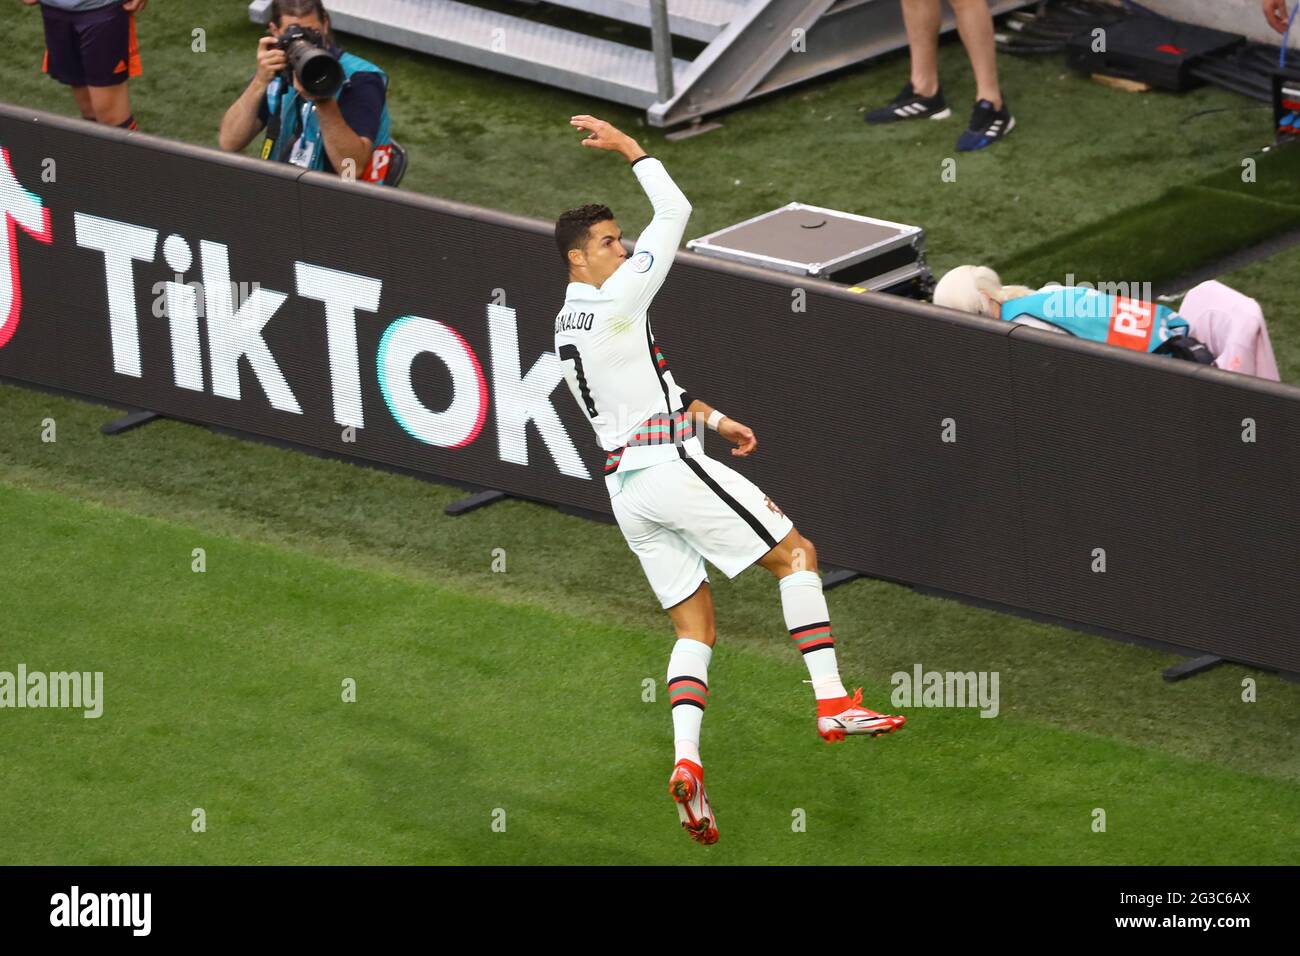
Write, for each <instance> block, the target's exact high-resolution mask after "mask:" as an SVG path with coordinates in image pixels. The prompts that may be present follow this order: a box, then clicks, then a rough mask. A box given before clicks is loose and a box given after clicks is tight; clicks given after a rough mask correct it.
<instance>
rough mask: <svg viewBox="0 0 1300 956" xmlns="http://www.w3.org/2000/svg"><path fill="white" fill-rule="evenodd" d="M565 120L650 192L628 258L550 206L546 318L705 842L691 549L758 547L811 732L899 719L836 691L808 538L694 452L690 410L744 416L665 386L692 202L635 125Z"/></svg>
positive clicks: (603, 220)
mask: <svg viewBox="0 0 1300 956" xmlns="http://www.w3.org/2000/svg"><path fill="white" fill-rule="evenodd" d="M569 122H570V124H571V125H572V126H575V127H577V128H578V129H581V130H585V131H586V132H587V133H588V134H589V135H588V136H587V137H586V138H585V139H583V140H582V145H583V146H586V147H590V148H593V149H606V150H611V151H613V152H616V153H619V154H620V155H622V156H623V157H624V158H625V159H626V160H627V161H628V162H630V163H631V164H632V172H633V173H634V174H635V175H636V177H637V179H638V180H639V181H640V183H641V188H642V189H644V190H645V192H646V196H647V197H648V198H649V199H650V204H651V205H652V206H653V207H654V218H653V219H652V220H651V222H650V225H648V226H647V227H646V229H645V231H644V232H643V233H641V237H640V238H639V239H638V240H637V244H636V251H635V253H634V254H633V255H632V256H631V257H630V258H629V257H628V254H627V251H626V250H625V249H624V248H623V243H622V235H623V233H622V231H621V230H620V229H619V226H618V223H617V222H616V221H615V220H614V214H613V213H612V212H610V210H609V208H608V207H607V206H600V205H588V206H582V207H580V208H578V209H571V210H569V211H568V212H566V213H564V214H563V215H562V216H560V218H559V220H558V221H557V222H556V224H555V241H556V244H557V245H558V246H559V248H560V255H561V256H562V257H563V258H564V262H565V265H566V266H567V267H568V270H569V286H568V289H567V292H566V295H565V301H564V308H563V310H561V312H560V314H559V315H558V316H556V319H555V351H556V354H557V355H558V356H559V358H560V360H561V362H563V364H564V377H565V380H566V381H567V382H568V383H569V390H570V391H571V392H572V393H573V397H574V399H575V400H576V401H577V402H578V407H579V408H581V409H582V411H583V413H584V414H585V415H586V416H587V417H588V418H589V419H590V421H591V426H592V428H594V429H595V431H596V437H597V439H598V440H599V442H600V445H601V447H602V448H603V449H605V450H606V451H607V452H608V453H609V456H608V458H607V459H606V461H605V483H606V486H607V488H608V490H609V496H610V504H611V505H612V506H613V510H614V517H615V518H616V519H617V521H618V525H619V528H620V529H621V530H622V532H623V535H624V537H625V538H626V539H627V543H628V545H629V546H630V547H631V548H632V551H633V552H634V553H635V554H636V556H637V557H638V558H639V559H640V561H641V567H642V568H643V569H644V570H645V574H646V577H647V578H648V579H649V581H650V586H651V587H652V588H653V589H654V592H655V595H656V596H657V597H658V598H659V603H660V604H662V605H663V606H664V608H665V609H666V610H667V611H668V615H669V617H671V618H672V622H673V627H674V628H675V630H676V632H677V643H676V644H675V645H674V646H673V652H672V656H671V657H669V659H668V696H669V699H670V700H671V702H672V714H673V732H674V739H675V741H676V750H677V753H676V761H677V763H676V766H675V767H674V768H673V772H672V774H671V776H669V778H668V792H669V794H670V795H671V796H672V798H673V800H674V802H676V804H677V809H678V814H679V815H680V817H681V820H682V826H683V827H685V829H686V832H687V833H689V834H690V836H691V839H693V840H695V841H696V842H698V843H716V842H717V839H718V825H717V820H716V818H715V817H714V814H713V810H712V808H711V807H710V805H709V798H708V796H707V795H706V794H705V791H704V768H703V767H702V766H701V763H700V724H701V722H702V720H703V718H704V708H705V705H706V704H707V703H708V697H709V684H708V667H709V659H710V658H711V657H712V655H713V643H714V628H713V595H712V592H711V591H710V590H709V578H708V575H707V574H706V573H705V570H704V560H705V559H706V558H707V559H708V560H709V561H710V562H711V563H712V564H713V565H714V566H715V567H717V568H718V569H720V570H721V571H722V572H723V573H724V574H726V575H727V577H729V578H734V577H735V576H736V575H738V574H739V573H740V572H741V571H743V570H745V569H746V568H747V567H749V566H750V565H751V564H753V563H754V562H755V561H757V562H758V563H759V564H761V565H762V566H763V567H765V568H767V570H769V571H771V572H772V574H773V575H775V576H776V577H777V578H778V579H779V581H780V589H781V606H782V609H783V611H784V613H785V623H786V627H787V628H789V630H790V637H791V638H793V640H794V642H795V645H796V646H797V647H798V648H799V650H800V651H802V652H803V659H804V662H805V663H806V664H807V665H808V673H809V675H810V676H811V677H812V685H813V693H814V695H815V696H816V699H817V733H818V734H820V735H821V736H822V738H823V739H824V740H826V741H828V742H835V741H840V740H843V739H844V737H845V735H846V734H870V735H871V736H875V735H877V734H885V733H891V732H892V731H894V730H896V729H898V728H899V727H901V726H902V725H903V723H904V719H903V718H902V717H895V716H889V715H885V714H877V713H876V712H875V711H872V710H867V709H866V708H865V707H863V706H861V705H862V690H861V688H859V689H858V691H857V693H856V694H855V695H854V696H853V697H852V698H850V697H849V695H848V693H847V692H846V691H845V689H844V685H843V684H841V683H840V675H839V667H838V664H837V663H836V659H835V641H834V639H833V638H832V636H831V625H830V614H829V612H828V611H827V610H826V599H825V597H823V595H822V582H821V577H820V575H819V574H818V573H817V552H816V550H815V549H814V548H813V543H812V542H811V541H809V540H808V539H807V538H805V537H803V536H802V535H801V534H799V532H798V531H796V530H795V527H794V524H793V522H791V520H790V519H789V518H787V517H786V516H785V514H784V512H782V511H781V509H780V508H778V507H777V506H776V504H775V503H774V502H773V501H772V499H770V498H768V497H767V496H766V495H764V494H763V492H762V491H760V490H759V489H758V487H757V486H755V485H754V483H753V482H751V481H750V480H749V479H748V478H746V477H744V476H743V475H741V474H739V473H737V472H735V471H732V470H731V469H730V468H728V467H727V466H726V465H724V464H722V463H721V462H717V461H714V460H713V459H711V458H707V457H705V455H704V449H703V446H702V445H701V443H700V439H699V436H698V434H697V433H698V431H699V428H700V424H699V422H700V420H701V419H703V420H705V421H706V423H707V425H708V427H709V428H712V429H714V430H716V431H717V432H718V434H719V435H721V436H722V437H723V438H725V439H727V440H728V441H729V442H731V443H732V444H734V445H735V446H736V447H735V448H733V449H732V450H731V453H732V454H733V455H737V456H741V457H743V456H746V455H750V454H753V452H754V450H755V449H756V448H757V447H758V440H757V439H756V438H755V437H754V432H753V431H752V430H751V429H750V428H748V427H746V426H745V425H742V424H741V423H740V422H738V421H736V420H734V419H731V418H727V417H726V416H724V415H723V414H722V413H721V412H719V411H718V410H717V409H715V408H710V407H709V406H708V405H706V404H704V402H702V401H700V400H699V399H698V398H694V397H693V396H691V395H689V394H688V393H687V392H686V391H685V390H684V389H682V388H681V387H680V386H678V385H677V383H676V382H675V381H674V380H673V374H672V372H670V371H669V370H668V360H667V359H666V358H665V357H664V354H663V351H662V350H661V349H660V348H659V346H658V345H656V344H655V337H654V333H653V332H652V331H651V329H650V322H649V319H648V317H647V315H646V309H647V308H648V306H649V305H650V300H651V299H653V298H654V295H655V293H656V292H657V291H659V287H660V286H661V285H663V282H664V279H665V278H666V277H667V275H668V269H669V267H670V266H671V265H672V262H673V257H674V256H675V255H676V254H677V245H678V243H679V242H681V238H682V233H683V232H684V231H685V230H686V220H687V219H688V218H689V217H690V214H691V204H690V203H689V202H687V201H686V197H685V196H684V195H682V192H681V190H680V189H678V188H677V186H676V184H675V183H674V182H673V181H672V179H670V178H669V176H668V173H667V171H665V169H664V167H663V164H662V163H660V162H659V160H657V159H654V158H652V157H650V156H647V155H646V153H645V150H643V149H642V148H641V147H640V146H639V145H637V142H636V140H634V139H632V138H631V137H630V136H627V135H625V134H623V133H621V132H619V131H618V130H617V129H615V128H614V127H613V126H611V125H610V124H609V123H606V122H604V121H602V120H598V119H596V118H595V117H592V116H575V117H573V118H572V119H571V120H570V121H569Z"/></svg>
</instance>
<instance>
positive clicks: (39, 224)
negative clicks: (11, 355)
mask: <svg viewBox="0 0 1300 956" xmlns="http://www.w3.org/2000/svg"><path fill="white" fill-rule="evenodd" d="M0 216H3V217H4V228H3V229H0V348H4V346H5V345H6V344H7V343H8V341H9V340H10V339H11V338H13V334H14V331H15V330H16V329H17V328H18V318H19V316H20V315H21V313H22V309H23V284H22V279H21V278H20V276H19V274H18V232H17V230H16V229H15V228H14V227H15V226H21V227H22V229H23V232H25V233H27V235H29V236H31V237H32V238H33V239H35V240H37V241H38V242H43V243H45V244H46V245H48V244H49V243H50V242H51V241H52V240H53V238H54V236H53V233H52V232H51V231H50V210H49V209H48V208H46V206H45V204H44V203H42V202H41V197H40V196H38V195H36V194H35V193H34V192H31V191H30V190H27V189H24V188H23V187H22V186H21V185H19V183H18V180H17V179H15V178H14V169H13V166H12V165H11V164H10V162H9V150H7V149H5V148H4V147H3V146H0Z"/></svg>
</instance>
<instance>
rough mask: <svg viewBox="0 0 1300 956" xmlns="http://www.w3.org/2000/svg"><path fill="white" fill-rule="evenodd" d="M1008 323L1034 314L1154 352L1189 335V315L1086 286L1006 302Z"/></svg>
mask: <svg viewBox="0 0 1300 956" xmlns="http://www.w3.org/2000/svg"><path fill="white" fill-rule="evenodd" d="M1002 318H1003V319H1004V320H1006V321H1008V322H1014V321H1016V320H1017V319H1023V318H1031V319H1037V320H1038V321H1040V322H1046V323H1047V324H1049V325H1053V326H1056V327H1057V328H1059V329H1061V330H1063V331H1065V332H1069V333H1070V334H1071V335H1077V336H1078V337H1079V338H1081V339H1090V340H1092V341H1093V342H1107V343H1109V344H1111V345H1119V346H1122V347H1123V348H1127V349H1133V350H1135V351H1138V352H1155V351H1157V350H1158V349H1159V348H1160V347H1161V346H1162V345H1164V343H1165V342H1166V341H1167V340H1168V339H1169V338H1170V337H1171V336H1176V335H1186V334H1187V320H1186V319H1184V318H1183V317H1182V316H1181V315H1179V314H1178V313H1177V312H1175V311H1174V310H1173V309H1170V308H1169V307H1168V306H1163V305H1158V304H1156V303H1154V302H1145V301H1143V300H1142V299H1129V298H1126V297H1124V296H1120V295H1112V294H1110V293H1106V292H1099V291H1098V290H1096V289H1089V288H1087V287H1086V286H1055V287H1052V288H1049V289H1044V290H1041V291H1039V292H1035V293H1034V294H1033V295H1026V296H1022V297H1021V298H1018V299H1011V300H1009V301H1007V302H1004V303H1002Z"/></svg>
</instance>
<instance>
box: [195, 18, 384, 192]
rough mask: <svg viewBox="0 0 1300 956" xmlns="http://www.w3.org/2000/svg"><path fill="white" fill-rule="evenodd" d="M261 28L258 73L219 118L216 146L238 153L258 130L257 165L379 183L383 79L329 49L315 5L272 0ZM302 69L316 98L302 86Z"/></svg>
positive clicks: (329, 36)
mask: <svg viewBox="0 0 1300 956" xmlns="http://www.w3.org/2000/svg"><path fill="white" fill-rule="evenodd" d="M267 30H268V35H267V36H264V37H262V38H261V39H260V40H259V41H258V44H257V72H256V73H255V74H254V76H253V79H252V81H251V82H250V83H249V84H248V88H247V89H245V90H244V92H243V93H241V94H240V96H239V99H237V100H235V102H234V103H233V104H231V106H230V108H229V109H228V110H226V115H225V116H224V117H223V118H222V120H221V132H220V134H219V138H218V142H219V144H220V146H221V148H222V149H224V150H228V151H230V152H239V151H240V150H242V149H243V148H244V147H245V146H247V145H248V144H249V142H251V141H252V139H253V137H255V136H256V135H257V134H258V132H259V131H260V130H262V129H263V128H264V127H265V128H266V130H267V137H266V142H265V143H264V144H263V147H262V158H263V159H270V160H273V161H276V162H285V163H292V164H294V165H295V166H301V167H303V168H304V169H320V170H325V171H327V172H331V173H340V174H343V175H344V177H345V178H355V179H358V180H363V181H368V182H383V179H384V175H385V174H386V173H387V171H388V165H389V159H390V156H391V148H392V147H391V145H390V144H391V142H392V140H391V137H390V135H389V119H388V107H387V104H386V94H387V88H388V77H387V76H386V75H385V74H384V72H383V71H382V70H380V69H379V67H377V66H375V65H374V64H373V63H370V62H368V61H366V60H363V59H362V58H361V57H359V56H356V55H354V54H352V53H345V52H343V50H342V49H341V48H340V47H339V46H338V45H337V44H336V43H335V40H334V35H333V33H332V32H331V31H330V21H329V14H327V13H326V12H325V7H324V5H323V4H322V3H321V0H274V2H273V3H272V4H271V19H270V22H269V23H268V26H267ZM323 55H328V57H330V58H332V60H333V61H334V62H335V63H336V64H337V68H336V67H335V65H334V63H330V62H326V61H323V60H321V57H322V56H323ZM295 66H296V67H297V68H295ZM304 69H305V70H306V71H307V72H308V79H307V81H306V82H307V83H308V84H309V85H310V86H312V87H313V89H317V83H319V84H320V86H321V87H323V88H321V89H319V91H318V92H312V91H311V90H308V89H305V88H304V86H303V83H304V79H303V76H301V75H300V73H302V72H303V71H304ZM335 79H341V85H338V86H337V88H333V87H335V82H334V80H335Z"/></svg>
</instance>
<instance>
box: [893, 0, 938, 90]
mask: <svg viewBox="0 0 1300 956" xmlns="http://www.w3.org/2000/svg"><path fill="white" fill-rule="evenodd" d="M901 2H902V4H903V26H904V27H906V28H907V50H908V54H909V55H910V57H911V60H912V89H913V90H914V91H915V92H916V93H917V94H919V95H920V96H934V94H935V93H937V92H939V20H940V14H939V0H901Z"/></svg>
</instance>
